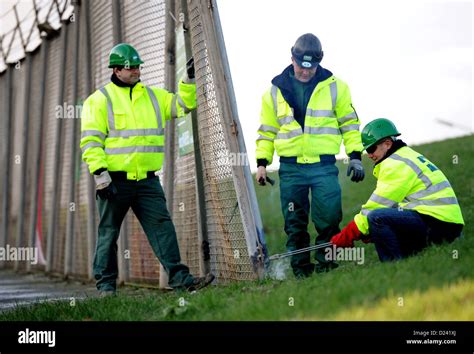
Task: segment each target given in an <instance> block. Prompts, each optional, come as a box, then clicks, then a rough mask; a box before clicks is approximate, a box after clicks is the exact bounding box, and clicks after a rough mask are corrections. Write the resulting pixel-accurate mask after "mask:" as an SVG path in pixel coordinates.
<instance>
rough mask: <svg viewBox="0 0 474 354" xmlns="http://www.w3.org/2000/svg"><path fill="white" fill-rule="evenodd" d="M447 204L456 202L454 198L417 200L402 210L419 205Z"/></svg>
mask: <svg viewBox="0 0 474 354" xmlns="http://www.w3.org/2000/svg"><path fill="white" fill-rule="evenodd" d="M449 204H458V200H457V199H456V198H455V197H448V198H438V199H433V200H417V201H414V202H411V203H408V204H407V205H405V206H404V207H403V208H406V209H413V208H415V207H417V206H419V205H427V206H439V205H449Z"/></svg>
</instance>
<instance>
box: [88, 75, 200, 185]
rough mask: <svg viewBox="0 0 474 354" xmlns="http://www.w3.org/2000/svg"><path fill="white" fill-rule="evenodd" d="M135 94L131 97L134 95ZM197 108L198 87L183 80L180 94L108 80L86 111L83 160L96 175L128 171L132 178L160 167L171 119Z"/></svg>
mask: <svg viewBox="0 0 474 354" xmlns="http://www.w3.org/2000/svg"><path fill="white" fill-rule="evenodd" d="M130 97H132V98H131V99H130ZM195 107H196V85H195V84H186V83H184V82H182V81H181V82H180V84H179V90H178V94H172V93H170V92H168V91H166V90H164V89H161V88H157V87H147V86H145V85H143V84H142V83H141V82H139V83H137V84H136V85H135V86H134V87H133V89H132V92H131V93H130V87H119V86H117V85H115V84H114V83H112V82H111V83H109V84H107V85H105V86H104V87H102V88H100V89H99V90H97V91H95V92H94V93H93V94H92V95H90V96H89V97H88V98H87V99H86V101H85V102H84V106H83V109H82V115H81V143H80V146H81V149H82V159H83V160H84V161H85V162H86V163H87V164H88V165H89V171H90V172H91V173H93V172H94V171H97V170H98V169H100V168H106V169H107V170H109V171H125V172H127V178H128V179H130V180H141V179H144V178H146V176H147V172H148V171H158V170H160V169H161V166H162V164H163V159H164V146H165V136H164V127H165V122H166V120H169V119H171V118H175V117H182V116H184V115H185V113H187V112H189V111H190V110H192V109H194V108H195Z"/></svg>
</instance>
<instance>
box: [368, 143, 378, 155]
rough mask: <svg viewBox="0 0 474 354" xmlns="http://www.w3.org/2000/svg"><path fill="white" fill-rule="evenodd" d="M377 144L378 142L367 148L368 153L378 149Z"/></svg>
mask: <svg viewBox="0 0 474 354" xmlns="http://www.w3.org/2000/svg"><path fill="white" fill-rule="evenodd" d="M377 146H378V145H377V144H374V145H372V146H371V147H368V148H367V149H365V151H367V153H368V154H373V153H374V152H375V150H377Z"/></svg>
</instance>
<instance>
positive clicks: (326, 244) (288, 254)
mask: <svg viewBox="0 0 474 354" xmlns="http://www.w3.org/2000/svg"><path fill="white" fill-rule="evenodd" d="M331 246H332V243H331V242H326V243H321V244H319V245H314V246H309V247H306V248H301V249H299V250H294V251H289V252H286V253H280V254H274V255H273V256H271V257H269V258H268V260H270V261H273V260H275V259H280V258H286V257H290V256H293V255H295V254H300V253H305V252H310V251H313V250H317V249H319V248H326V247H331Z"/></svg>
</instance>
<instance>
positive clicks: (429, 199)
mask: <svg viewBox="0 0 474 354" xmlns="http://www.w3.org/2000/svg"><path fill="white" fill-rule="evenodd" d="M373 173H374V176H375V178H377V187H376V188H375V191H374V192H373V193H372V195H371V196H370V198H369V200H368V201H367V203H365V204H364V205H363V206H362V210H361V212H360V213H359V214H357V215H356V216H355V218H354V221H355V223H356V225H357V228H358V229H359V231H360V232H362V233H363V234H368V233H369V231H370V230H369V224H368V222H367V215H368V214H369V213H370V211H371V210H375V209H380V208H401V209H405V210H414V211H417V212H418V213H420V214H425V215H429V216H432V217H434V218H436V219H438V220H441V221H445V222H450V223H455V224H463V225H464V220H463V217H462V213H461V208H460V207H459V203H458V200H457V198H456V194H455V193H454V190H453V188H452V187H451V185H450V183H449V181H448V179H447V178H446V176H445V175H444V174H443V172H441V171H440V170H439V169H438V168H437V167H436V166H435V165H434V164H433V163H431V162H430V161H429V160H428V159H426V158H425V157H424V156H423V155H421V154H420V153H418V152H416V151H415V150H413V149H411V148H409V147H408V146H404V147H402V148H400V149H398V150H397V151H395V152H394V153H393V154H392V155H390V156H389V157H387V158H386V159H385V160H383V161H382V162H380V163H379V164H377V165H376V166H375V168H374V172H373Z"/></svg>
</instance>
